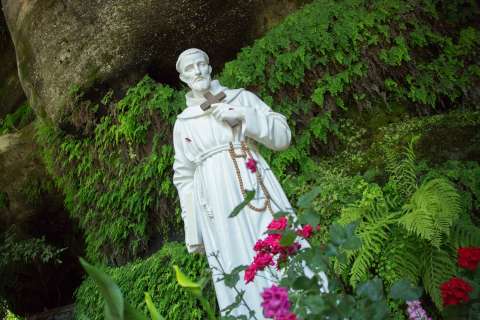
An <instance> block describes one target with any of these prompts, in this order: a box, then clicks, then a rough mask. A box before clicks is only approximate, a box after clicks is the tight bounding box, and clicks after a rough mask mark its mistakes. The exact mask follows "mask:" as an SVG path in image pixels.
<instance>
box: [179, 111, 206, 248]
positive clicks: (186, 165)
mask: <svg viewBox="0 0 480 320" xmlns="http://www.w3.org/2000/svg"><path fill="white" fill-rule="evenodd" d="M173 146H174V149H175V157H174V162H173V171H174V173H173V184H174V185H175V187H176V188H177V191H178V196H179V199H180V206H181V208H182V219H183V222H184V228H185V244H186V246H187V249H188V252H202V251H203V241H202V237H201V234H200V231H199V228H198V224H197V219H196V215H195V207H194V202H193V174H194V172H195V167H194V164H193V163H192V162H191V161H190V160H188V158H187V157H186V156H185V150H184V142H183V140H182V132H181V125H180V124H179V123H178V121H177V122H176V123H175V126H174V129H173Z"/></svg>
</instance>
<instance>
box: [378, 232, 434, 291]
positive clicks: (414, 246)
mask: <svg viewBox="0 0 480 320" xmlns="http://www.w3.org/2000/svg"><path fill="white" fill-rule="evenodd" d="M401 231H402V230H401V229H397V230H395V231H394V232H393V236H392V237H391V239H390V241H389V243H388V244H387V247H386V249H385V252H384V254H383V259H382V260H383V261H382V263H381V264H380V266H381V268H382V269H383V270H382V271H381V273H382V278H384V279H385V280H386V281H387V282H388V283H390V284H393V283H394V282H395V281H397V280H400V279H409V280H410V281H411V282H412V283H417V282H418V280H419V279H420V277H421V275H422V274H421V267H422V263H423V261H422V259H421V258H420V257H421V256H422V255H423V252H424V250H425V243H424V241H421V240H419V239H418V238H417V237H416V236H413V235H406V234H405V232H401Z"/></svg>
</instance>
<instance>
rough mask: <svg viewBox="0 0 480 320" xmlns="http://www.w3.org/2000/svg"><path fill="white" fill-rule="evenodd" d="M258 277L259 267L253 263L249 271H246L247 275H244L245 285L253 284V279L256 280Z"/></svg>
mask: <svg viewBox="0 0 480 320" xmlns="http://www.w3.org/2000/svg"><path fill="white" fill-rule="evenodd" d="M256 275H257V265H256V264H255V263H252V264H251V265H250V266H248V268H247V270H245V275H244V277H243V278H244V280H245V283H249V282H252V281H253V279H255V276H256Z"/></svg>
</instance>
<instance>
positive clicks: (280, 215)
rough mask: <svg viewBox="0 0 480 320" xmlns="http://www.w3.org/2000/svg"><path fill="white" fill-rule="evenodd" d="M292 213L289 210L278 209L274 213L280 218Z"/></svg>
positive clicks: (276, 217)
mask: <svg viewBox="0 0 480 320" xmlns="http://www.w3.org/2000/svg"><path fill="white" fill-rule="evenodd" d="M289 215H290V212H287V211H278V212H275V213H274V214H273V218H274V219H278V218H281V217H288V216H289Z"/></svg>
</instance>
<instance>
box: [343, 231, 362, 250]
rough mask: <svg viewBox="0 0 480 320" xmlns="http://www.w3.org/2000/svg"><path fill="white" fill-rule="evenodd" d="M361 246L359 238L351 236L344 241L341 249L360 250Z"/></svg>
mask: <svg viewBox="0 0 480 320" xmlns="http://www.w3.org/2000/svg"><path fill="white" fill-rule="evenodd" d="M361 246H362V241H361V240H360V238H359V237H357V236H355V235H353V236H351V237H349V238H348V239H347V240H346V241H345V243H344V244H343V245H342V248H343V249H346V250H357V249H360V247H361Z"/></svg>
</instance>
